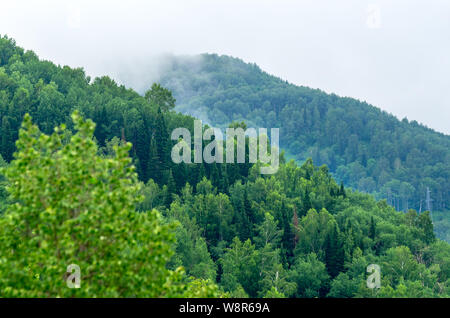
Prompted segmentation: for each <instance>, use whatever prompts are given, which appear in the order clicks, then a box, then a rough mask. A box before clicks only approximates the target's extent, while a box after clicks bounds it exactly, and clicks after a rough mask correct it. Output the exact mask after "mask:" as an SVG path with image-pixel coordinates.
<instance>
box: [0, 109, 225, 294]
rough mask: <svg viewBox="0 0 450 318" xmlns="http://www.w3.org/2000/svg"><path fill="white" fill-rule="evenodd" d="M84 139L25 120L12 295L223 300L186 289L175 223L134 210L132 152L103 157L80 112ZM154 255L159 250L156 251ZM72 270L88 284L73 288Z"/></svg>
mask: <svg viewBox="0 0 450 318" xmlns="http://www.w3.org/2000/svg"><path fill="white" fill-rule="evenodd" d="M72 118H73V122H74V126H75V129H76V133H75V134H74V135H73V136H71V137H70V141H69V142H65V140H66V138H67V133H68V132H67V130H66V129H65V127H64V125H61V126H60V127H57V128H55V131H54V133H53V134H52V135H50V136H49V135H46V134H43V133H41V132H40V131H39V129H38V128H37V126H35V125H33V124H32V123H31V118H30V116H28V115H26V116H25V119H24V122H23V125H22V129H21V130H20V132H19V140H18V141H17V152H16V154H15V159H14V160H13V161H12V162H11V164H10V165H9V166H8V167H7V168H6V169H5V170H4V173H5V176H6V178H7V180H8V183H9V184H10V186H8V187H7V189H8V191H9V192H10V196H11V199H12V200H13V202H15V203H14V204H11V205H9V206H8V209H7V211H6V213H5V214H4V215H3V216H2V217H1V218H0V231H1V232H0V251H1V254H0V290H1V295H2V296H3V297H73V296H77V297H176V296H183V295H190V293H192V295H194V296H202V295H211V294H214V295H215V294H216V290H215V289H214V287H209V283H205V282H194V283H193V284H184V283H182V278H183V275H182V271H181V269H177V270H176V271H169V270H167V269H166V267H165V265H166V262H167V261H168V260H169V258H170V257H171V255H172V252H171V244H172V242H173V234H171V228H172V226H171V225H163V224H161V216H160V215H159V213H158V212H157V211H156V210H152V211H149V212H145V213H138V212H136V211H135V206H136V204H137V202H138V201H139V199H140V197H139V196H137V195H136V194H137V193H138V191H139V184H138V183H137V175H136V173H135V172H134V167H133V166H132V165H131V160H130V158H129V157H128V150H129V149H130V147H131V145H130V144H127V145H125V146H121V147H117V146H115V147H114V152H115V156H114V157H112V158H102V157H100V156H98V154H97V153H98V149H97V145H96V144H95V142H94V141H93V140H92V137H93V133H94V127H95V125H94V124H93V123H92V121H89V120H88V121H86V122H85V121H83V120H82V119H81V117H80V116H79V114H78V113H74V114H73V116H72ZM149 251H151V252H150V253H149ZM70 264H76V265H78V266H79V267H80V269H81V273H82V276H81V285H82V288H79V289H77V288H76V289H71V288H68V287H67V286H66V278H67V277H66V275H65V273H66V270H67V266H68V265H70Z"/></svg>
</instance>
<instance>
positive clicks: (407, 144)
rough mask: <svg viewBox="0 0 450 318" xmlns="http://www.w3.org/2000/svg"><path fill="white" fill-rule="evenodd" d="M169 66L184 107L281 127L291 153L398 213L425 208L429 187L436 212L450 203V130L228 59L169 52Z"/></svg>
mask: <svg viewBox="0 0 450 318" xmlns="http://www.w3.org/2000/svg"><path fill="white" fill-rule="evenodd" d="M167 65H168V66H167V68H166V69H165V71H164V72H163V75H162V77H161V78H160V82H161V84H162V85H163V86H165V87H167V88H169V89H171V90H172V91H173V93H174V96H175V97H176V99H177V105H178V106H177V108H176V109H177V110H179V111H181V112H184V113H189V114H191V115H194V116H196V117H199V118H201V119H203V120H204V121H206V122H208V123H210V124H212V125H216V126H222V127H223V126H227V125H228V124H229V123H230V122H231V121H241V120H244V121H245V122H246V123H247V126H250V127H267V128H271V127H279V128H280V143H281V147H283V148H284V149H286V150H287V155H288V157H293V158H295V159H296V160H297V161H299V162H301V161H304V160H305V159H306V158H308V157H312V158H313V160H314V162H316V163H318V164H326V165H327V166H328V167H329V168H330V170H331V171H332V172H333V173H334V175H335V177H336V178H337V180H340V181H343V182H344V183H345V184H346V185H347V186H350V187H353V188H355V189H359V190H360V191H363V192H369V193H374V194H375V195H376V196H377V197H378V198H386V199H387V200H388V203H390V204H391V205H393V206H395V207H396V208H397V209H398V210H407V209H408V208H415V209H417V210H418V211H420V210H422V211H423V210H425V209H426V204H425V199H426V188H427V187H429V188H430V190H431V198H432V199H433V202H432V203H433V209H434V210H445V209H447V208H448V207H449V206H450V204H449V203H450V202H449V200H450V192H449V191H450V136H448V135H444V134H442V133H439V132H436V131H434V130H432V129H429V128H427V127H425V126H423V125H421V124H419V123H417V122H416V121H408V120H407V119H403V120H401V121H400V120H398V119H397V118H396V117H395V116H393V115H391V114H389V113H387V112H385V111H382V110H380V109H379V108H377V107H374V106H372V105H369V104H367V103H366V102H362V101H359V100H356V99H353V98H347V97H339V96H337V95H335V94H326V93H325V92H323V91H321V90H318V89H311V88H308V87H303V86H296V85H293V84H290V83H288V82H286V81H283V80H282V79H280V78H277V77H275V76H272V75H270V74H268V73H266V72H264V71H262V70H261V69H260V68H259V67H258V66H257V65H256V64H249V63H245V62H243V61H242V60H240V59H237V58H232V57H229V56H219V55H215V54H204V55H201V56H193V57H191V58H189V57H180V58H177V57H172V58H171V60H170V62H169V63H167ZM399 94H402V92H399Z"/></svg>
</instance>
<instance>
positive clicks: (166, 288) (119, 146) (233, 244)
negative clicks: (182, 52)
mask: <svg viewBox="0 0 450 318" xmlns="http://www.w3.org/2000/svg"><path fill="white" fill-rule="evenodd" d="M203 62H204V63H205V64H203V65H206V66H207V68H203V67H200V68H199V69H198V68H197V69H198V72H197V73H196V74H192V73H190V72H187V71H185V70H184V71H181V70H179V69H176V68H175V69H174V70H173V72H172V73H169V75H170V76H172V75H177V76H175V77H173V78H174V81H172V82H171V83H172V84H173V85H175V86H176V87H177V89H176V90H175V93H176V94H175V95H176V97H177V99H178V100H180V101H181V103H182V104H181V105H180V106H179V109H181V110H183V109H184V110H187V109H189V110H192V107H191V106H192V105H190V101H191V99H190V98H191V97H192V96H193V95H192V88H195V90H199V91H200V92H199V93H200V95H198V96H200V97H199V98H198V99H197V100H196V102H200V103H199V106H200V108H199V109H196V110H194V111H193V112H192V113H193V114H195V115H197V116H202V118H204V117H203V115H205V114H202V113H201V112H202V110H204V108H203V106H207V107H208V113H207V114H206V115H210V118H213V119H214V120H215V121H217V122H219V123H223V125H224V126H228V124H229V123H230V122H232V121H234V122H232V124H231V126H233V127H244V128H245V127H247V126H249V127H251V126H254V125H258V126H265V127H282V128H283V131H286V134H284V133H283V134H284V137H283V142H286V144H285V145H284V146H285V147H288V148H289V153H288V156H289V157H294V158H295V159H296V160H297V161H300V160H304V159H306V160H304V163H303V164H302V165H301V166H299V165H297V164H296V163H295V161H293V160H291V161H289V162H286V161H285V160H284V157H283V156H282V158H280V163H281V165H280V167H279V170H278V172H277V173H276V174H274V175H263V176H262V175H260V173H259V167H260V166H259V164H255V165H252V164H248V163H247V164H239V165H238V164H184V163H183V164H174V163H173V162H172V161H171V160H170V150H171V146H172V145H173V142H172V141H171V140H170V135H169V132H170V131H172V129H174V128H175V127H187V128H188V129H190V130H191V132H192V130H193V120H194V118H193V117H190V116H185V115H182V114H180V113H176V112H174V111H171V109H173V106H174V103H175V100H174V98H173V97H172V95H171V92H170V91H169V90H167V89H165V88H163V87H162V86H160V85H159V84H155V85H153V86H152V88H151V89H150V91H148V92H147V94H145V95H146V96H140V95H139V94H137V93H136V92H134V91H133V90H131V89H126V88H125V87H124V86H118V85H117V84H116V83H115V82H114V81H113V80H111V79H110V78H108V77H101V78H96V79H94V80H93V81H91V79H90V78H89V77H87V76H85V74H84V71H83V70H82V69H71V68H69V67H58V66H56V65H54V64H52V63H51V62H47V61H40V60H39V59H38V58H37V56H36V55H35V54H34V53H33V52H31V51H28V52H24V50H23V49H21V48H19V47H17V46H16V45H15V42H14V41H13V40H11V39H8V38H6V37H1V38H0V123H1V126H0V154H1V157H0V295H1V296H23V297H35V296H41V297H58V296H61V297H72V296H77V297H84V296H96V297H123V296H125V297H135V296H136V297H141V296H142V297H151V296H154V297H180V296H188V297H222V296H226V297H449V295H450V245H449V244H448V243H446V242H444V241H441V240H439V239H438V238H436V237H435V235H434V229H436V230H437V231H438V232H437V233H438V234H439V235H438V237H443V236H442V235H443V234H445V233H443V232H445V225H446V223H445V221H446V215H445V214H444V213H439V212H436V211H433V213H431V214H430V213H428V212H423V208H422V209H421V206H422V207H423V204H424V203H423V193H424V189H423V187H430V189H431V190H432V195H433V199H434V200H435V201H434V202H433V203H434V205H435V208H436V207H437V208H439V207H441V206H448V204H447V203H446V202H447V200H448V198H447V197H446V195H447V194H446V192H445V191H446V189H448V166H447V165H445V164H443V161H442V158H445V156H447V153H448V149H449V147H448V141H447V137H446V136H437V135H436V134H435V133H434V132H432V131H429V130H427V129H425V128H423V127H421V126H419V125H416V124H414V123H404V122H402V123H401V124H399V123H398V122H397V121H396V120H395V119H393V118H391V116H388V115H386V114H383V113H381V112H379V111H378V110H376V109H374V108H371V107H369V106H368V105H365V104H364V103H359V102H356V101H354V100H351V99H342V98H338V97H336V96H334V95H325V94H323V93H322V92H320V91H313V90H310V89H307V88H301V87H295V86H293V85H289V84H287V83H285V82H283V81H280V80H279V79H275V78H273V77H270V76H268V75H267V74H265V73H263V72H261V71H260V70H259V68H258V67H257V66H255V65H246V64H244V63H240V62H237V61H236V60H234V59H230V58H226V57H217V56H209V55H206V56H205V59H204V61H203ZM211 74H212V76H210V75H211ZM236 74H238V76H237V75H236ZM187 82H189V85H188V86H186V85H185V83H187ZM163 83H164V79H163ZM191 86H192V87H191ZM237 87H238V88H237ZM184 89H185V90H184ZM202 96H204V98H203V97H202ZM186 101H188V102H186ZM192 102H193V99H192ZM74 110H78V112H79V113H80V114H82V115H83V117H85V118H90V119H91V120H93V121H95V122H96V124H97V125H96V126H95V127H94V124H93V123H92V121H91V120H87V121H86V122H85V121H83V120H81V117H80V115H78V114H77V113H75V115H74V118H73V119H74V121H72V118H71V116H70V115H71V113H72V112H73V111H74ZM26 113H30V114H31V115H32V116H33V118H34V121H35V123H36V125H37V127H39V128H40V129H38V128H37V127H36V126H34V125H32V124H31V121H30V118H29V116H28V115H26V116H25V114H26ZM24 116H25V121H24V123H23V129H22V130H20V132H19V128H20V123H21V122H22V119H23V117H24ZM230 116H231V117H230ZM244 119H246V121H245V122H243V120H244ZM249 119H250V120H249ZM294 121H295V122H294ZM297 121H298V122H297ZM362 122H364V123H365V124H364V125H362V124H361V123H362ZM55 126H56V127H58V128H56V130H53V127H55ZM65 126H66V127H67V128H66V127H65ZM41 131H42V133H41ZM387 132H388V133H387ZM411 138H413V139H414V141H416V144H417V145H416V144H414V143H411ZM16 140H18V142H17V144H15V141H16ZM130 142H131V143H132V146H131V145H130ZM405 145H407V146H408V147H406V146H405ZM128 151H129V155H130V157H128ZM14 152H16V154H15V156H14V155H13V154H14ZM431 153H432V154H433V156H431V155H429V154H431ZM307 156H308V157H309V156H312V157H313V158H314V159H315V160H314V162H318V163H321V164H322V163H326V164H328V166H325V165H322V166H320V167H318V166H316V165H314V164H313V160H312V159H311V158H307ZM1 158H3V159H4V160H2V159H1ZM447 162H448V161H447ZM328 167H329V168H328ZM413 167H415V168H413ZM332 173H333V174H332ZM333 175H334V176H337V178H338V179H339V181H344V182H345V183H346V184H347V185H350V186H352V187H354V188H359V189H361V190H363V191H364V192H375V194H376V196H377V197H378V198H380V197H385V198H386V199H387V200H381V201H376V200H375V198H374V197H373V196H371V195H369V194H366V193H363V192H358V191H353V190H351V189H349V188H345V187H344V185H343V183H342V182H340V183H339V184H338V183H337V182H336V181H335V179H334V178H333ZM411 176H415V178H414V179H411ZM5 177H6V178H5ZM7 189H8V191H9V197H8V191H7ZM380 189H381V190H380ZM444 190H445V191H444ZM413 198H414V200H413ZM415 198H417V200H416V199H415ZM420 200H422V205H420ZM416 201H418V202H419V204H417V202H416ZM392 206H395V208H394V207H392ZM411 207H412V208H415V209H416V210H419V212H417V211H416V210H414V209H410V208H411ZM397 210H405V211H407V212H406V213H404V212H398V211H397ZM431 217H432V218H433V222H431V220H432V219H431ZM442 233H443V234H442ZM149 251H151V252H149ZM72 263H74V264H78V265H80V267H81V279H82V280H81V288H80V289H70V288H68V287H67V286H66V281H65V275H66V269H67V266H68V265H69V264H72ZM369 264H379V265H380V266H381V277H382V281H381V283H382V286H381V288H380V289H379V290H378V289H375V290H371V289H368V288H367V286H366V278H367V273H366V268H367V266H368V265H369ZM420 286H421V287H422V288H420ZM224 292H225V293H224Z"/></svg>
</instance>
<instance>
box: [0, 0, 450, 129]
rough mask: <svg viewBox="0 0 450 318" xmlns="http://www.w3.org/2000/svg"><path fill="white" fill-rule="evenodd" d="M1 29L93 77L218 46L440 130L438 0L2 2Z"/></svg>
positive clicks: (442, 21) (449, 19) (444, 59)
mask: <svg viewBox="0 0 450 318" xmlns="http://www.w3.org/2000/svg"><path fill="white" fill-rule="evenodd" d="M0 34H2V35H3V34H7V35H8V36H10V37H13V38H15V39H16V41H17V43H18V44H19V45H20V46H22V47H24V48H25V49H31V50H33V51H35V52H36V53H37V54H38V55H39V56H40V57H41V58H44V59H49V60H52V61H54V62H55V63H58V64H62V65H66V64H67V65H70V66H73V67H79V66H82V67H84V69H85V70H86V72H87V73H88V74H89V75H94V76H97V75H104V74H110V75H112V76H114V75H115V74H114V69H117V67H118V65H124V64H123V63H125V62H126V63H130V61H143V60H146V59H150V58H151V57H152V56H155V55H158V54H161V53H174V54H197V53H204V52H208V53H218V54H228V55H232V56H235V57H240V58H242V59H244V60H245V61H247V62H255V63H257V64H258V65H259V66H260V67H261V68H262V69H263V70H265V71H267V72H269V73H271V74H274V75H276V76H279V77H282V78H284V79H286V80H288V81H290V82H292V83H295V84H299V85H306V86H310V87H313V88H320V89H322V90H324V91H326V92H334V93H336V94H338V95H341V96H350V97H355V98H358V99H361V100H366V101H367V102H369V103H371V104H373V105H375V106H377V107H380V108H382V109H384V110H387V111H389V112H391V113H393V114H395V115H396V116H397V117H399V118H400V119H401V118H403V117H405V116H406V117H408V119H410V120H412V119H415V120H417V121H419V122H422V123H424V124H425V125H427V126H429V127H431V128H434V129H436V130H438V131H441V132H445V133H446V134H450V124H449V123H450V97H449V96H450V95H449V94H448V90H449V89H450V1H448V0H428V1H426V0H421V1H418V0H372V1H368V0H304V1H298V0H297V1H287V0H274V1H269V0H240V1H238V0H224V1H221V0H220V1H219V0H217V1H214V0H195V1H191V0H177V1H176V0H164V1H157V0H155V1H137V0H127V1H114V0H113V1H111V0H110V1H95V0H90V1H80V0H78V1H61V0H60V1H50V0H47V1H44V0H42V1H41V0H38V1H36V0H30V1H24V0H14V1H11V0H0ZM136 63H137V62H136ZM137 67H139V65H137Z"/></svg>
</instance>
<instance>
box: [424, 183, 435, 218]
mask: <svg viewBox="0 0 450 318" xmlns="http://www.w3.org/2000/svg"><path fill="white" fill-rule="evenodd" d="M430 193H431V191H430V188H429V187H427V199H426V200H425V202H426V204H427V210H428V211H430V213H431V209H432V206H431V202H432V201H433V199H431V197H430Z"/></svg>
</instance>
